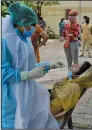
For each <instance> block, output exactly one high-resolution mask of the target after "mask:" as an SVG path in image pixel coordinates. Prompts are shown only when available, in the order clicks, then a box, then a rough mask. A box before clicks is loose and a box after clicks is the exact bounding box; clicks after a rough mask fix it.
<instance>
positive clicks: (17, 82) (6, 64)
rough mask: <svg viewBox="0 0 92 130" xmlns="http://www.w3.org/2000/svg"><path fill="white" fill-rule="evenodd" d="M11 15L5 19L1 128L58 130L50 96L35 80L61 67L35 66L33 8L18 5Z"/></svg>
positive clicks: (13, 8) (35, 21)
mask: <svg viewBox="0 0 92 130" xmlns="http://www.w3.org/2000/svg"><path fill="white" fill-rule="evenodd" d="M9 13H10V15H7V16H6V17H5V18H2V128H8V129H9V128H15V129H29V128H37V129H48V128H52V129H54V128H55V129H58V128H59V126H58V123H57V121H56V120H55V118H54V117H53V116H52V113H51V111H50V95H49V92H48V91H47V90H46V88H44V87H43V86H42V85H40V84H38V83H37V82H36V81H35V78H40V77H42V76H44V75H45V73H46V72H48V70H49V69H55V68H58V67H61V66H62V63H61V62H57V63H55V64H51V65H50V64H49V63H44V64H36V61H35V55H34V51H33V47H32V43H31V41H30V36H31V35H32V34H33V33H34V31H35V27H34V25H36V23H37V16H36V14H35V12H34V11H33V10H32V9H31V8H29V7H27V6H25V5H23V4H21V3H19V2H16V3H13V4H12V5H10V6H9Z"/></svg>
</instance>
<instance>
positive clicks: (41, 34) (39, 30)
mask: <svg viewBox="0 0 92 130" xmlns="http://www.w3.org/2000/svg"><path fill="white" fill-rule="evenodd" d="M41 38H42V39H43V40H42V41H40V40H39V39H41ZM48 38H49V37H48V35H47V34H46V33H45V32H44V30H43V29H42V28H41V27H40V25H38V24H37V25H36V29H35V33H34V34H33V35H32V36H31V40H32V44H33V47H34V52H35V56H36V60H37V63H39V62H40V52H39V47H41V46H42V45H46V44H45V43H46V42H47V40H48Z"/></svg>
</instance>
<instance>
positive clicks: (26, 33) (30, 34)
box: [23, 26, 35, 37]
mask: <svg viewBox="0 0 92 130" xmlns="http://www.w3.org/2000/svg"><path fill="white" fill-rule="evenodd" d="M34 32H35V27H33V26H32V27H31V29H30V30H29V31H28V30H26V29H25V30H24V32H23V36H25V37H31V36H32V35H33V33H34Z"/></svg>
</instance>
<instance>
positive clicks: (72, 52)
mask: <svg viewBox="0 0 92 130" xmlns="http://www.w3.org/2000/svg"><path fill="white" fill-rule="evenodd" d="M77 15H78V12H77V11H76V10H71V11H70V12H69V22H68V23H67V24H66V25H65V28H64V31H63V37H64V39H65V43H64V51H65V54H66V58H67V62H68V69H69V70H70V68H71V66H72V61H73V62H74V66H77V64H78V36H79V24H78V22H77V20H76V16H77Z"/></svg>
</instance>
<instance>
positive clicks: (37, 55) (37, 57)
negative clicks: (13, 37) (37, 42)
mask: <svg viewBox="0 0 92 130" xmlns="http://www.w3.org/2000/svg"><path fill="white" fill-rule="evenodd" d="M34 52H35V57H36V61H37V63H39V62H40V51H39V47H35V46H34Z"/></svg>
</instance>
